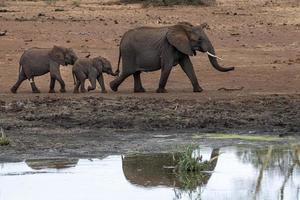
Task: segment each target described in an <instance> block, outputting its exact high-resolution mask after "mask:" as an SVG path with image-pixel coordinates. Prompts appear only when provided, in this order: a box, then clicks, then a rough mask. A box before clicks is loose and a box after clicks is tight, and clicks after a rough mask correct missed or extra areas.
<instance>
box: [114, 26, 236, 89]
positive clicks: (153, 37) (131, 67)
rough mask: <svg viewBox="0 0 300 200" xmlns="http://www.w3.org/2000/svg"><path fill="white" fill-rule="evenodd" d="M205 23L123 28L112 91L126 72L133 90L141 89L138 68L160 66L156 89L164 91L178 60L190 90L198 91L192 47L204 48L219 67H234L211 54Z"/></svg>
mask: <svg viewBox="0 0 300 200" xmlns="http://www.w3.org/2000/svg"><path fill="white" fill-rule="evenodd" d="M206 26H207V24H203V25H199V26H193V25H192V24H190V23H187V22H181V23H178V24H176V25H173V26H167V27H158V28H157V27H140V28H135V29H132V30H129V31H128V32H126V33H125V34H124V35H123V37H122V40H121V43H120V49H119V50H120V52H119V63H118V70H117V72H119V67H120V60H121V59H122V73H121V75H120V76H119V77H118V78H116V79H115V80H113V81H112V82H110V87H111V89H112V90H113V91H117V90H118V87H119V85H120V84H121V83H122V82H123V81H124V80H125V79H126V78H127V77H128V76H130V75H133V77H134V92H145V89H144V88H143V86H142V82H141V77H140V74H141V72H151V71H155V70H159V69H161V76H160V81H159V87H158V89H157V90H156V91H157V92H158V93H163V92H167V91H166V89H165V86H166V83H167V80H168V77H169V74H170V72H171V69H172V67H173V66H176V65H177V64H179V65H180V66H181V68H182V69H183V71H184V72H185V73H186V75H187V76H188V78H189V79H190V81H191V83H192V85H193V90H194V92H201V91H202V88H201V87H200V85H199V83H198V80H197V77H196V75H195V72H194V68H193V64H192V63H191V60H190V58H189V56H194V55H196V51H200V52H206V53H208V54H210V55H208V58H209V61H210V63H211V64H212V66H213V67H214V68H215V69H217V70H219V71H221V72H227V71H231V70H234V67H229V68H224V67H221V66H220V65H219V64H218V62H217V59H216V57H214V56H213V55H215V50H214V47H213V45H212V43H211V42H210V40H209V39H208V37H207V35H206V34H205V32H204V28H205V27H206Z"/></svg>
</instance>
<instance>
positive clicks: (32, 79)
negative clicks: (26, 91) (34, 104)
mask: <svg viewBox="0 0 300 200" xmlns="http://www.w3.org/2000/svg"><path fill="white" fill-rule="evenodd" d="M29 81H30V85H31V90H32V92H33V93H40V90H39V89H38V88H37V87H36V85H35V82H34V77H31V78H30V79H29Z"/></svg>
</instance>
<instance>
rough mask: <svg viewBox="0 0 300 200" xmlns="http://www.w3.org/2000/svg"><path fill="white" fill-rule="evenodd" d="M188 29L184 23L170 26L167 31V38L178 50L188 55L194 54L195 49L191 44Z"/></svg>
mask: <svg viewBox="0 0 300 200" xmlns="http://www.w3.org/2000/svg"><path fill="white" fill-rule="evenodd" d="M188 34H189V33H188V30H186V28H185V26H183V25H182V24H178V25H175V26H172V27H170V28H169V30H168V32H167V40H168V41H169V43H170V44H171V45H173V46H174V47H175V48H176V49H177V50H178V51H180V52H181V53H184V54H186V55H189V56H192V55H194V54H193V51H192V47H191V45H190V40H189V35H188Z"/></svg>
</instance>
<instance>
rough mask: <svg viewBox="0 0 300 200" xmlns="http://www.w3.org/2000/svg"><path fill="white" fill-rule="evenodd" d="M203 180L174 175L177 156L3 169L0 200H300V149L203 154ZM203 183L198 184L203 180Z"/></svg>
mask: <svg viewBox="0 0 300 200" xmlns="http://www.w3.org/2000/svg"><path fill="white" fill-rule="evenodd" d="M214 153H218V154H219V156H218V157H217V159H216V160H215V163H214V165H213V166H210V168H208V169H207V170H206V172H204V173H203V174H201V176H193V177H186V176H183V175H181V174H178V173H174V170H173V169H172V166H174V165H175V164H176V163H174V159H173V157H174V155H173V154H140V155H127V156H120V155H112V156H108V157H105V158H101V159H79V160H77V159H46V160H26V161H24V162H17V163H0V200H42V199H43V200H66V199H70V200H106V199H107V200H115V199H124V200H127V199H128V200H168V199H170V200H175V199H204V200H210V199H212V200H215V199H218V200H223V199H224V200H226V199H228V200H235V199H236V200H240V199H263V200H269V199H270V200H275V199H288V200H300V162H299V159H300V148H299V147H297V146H294V147H287V148H282V147H280V148H278V147H265V148H250V147H224V148H220V149H212V148H201V150H196V151H195V154H201V155H202V156H203V160H205V159H210V157H212V154H214ZM199 177H200V178H199Z"/></svg>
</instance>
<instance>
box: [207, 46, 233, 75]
mask: <svg viewBox="0 0 300 200" xmlns="http://www.w3.org/2000/svg"><path fill="white" fill-rule="evenodd" d="M208 43H209V45H208V50H207V55H208V59H209V61H210V63H211V65H212V66H213V67H214V68H215V69H216V70H218V71H220V72H228V71H231V70H234V67H228V68H224V67H222V66H220V65H219V63H218V61H217V56H215V55H216V53H215V49H214V47H213V46H212V44H211V43H210V42H208Z"/></svg>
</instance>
